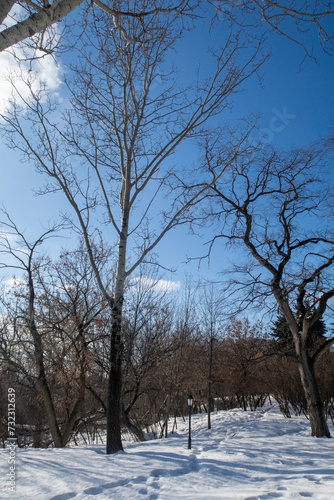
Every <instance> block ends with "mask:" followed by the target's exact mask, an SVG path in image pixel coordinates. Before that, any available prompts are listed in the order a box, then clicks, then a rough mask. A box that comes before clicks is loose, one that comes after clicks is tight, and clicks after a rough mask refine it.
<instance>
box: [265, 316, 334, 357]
mask: <svg viewBox="0 0 334 500" xmlns="http://www.w3.org/2000/svg"><path fill="white" fill-rule="evenodd" d="M310 332H311V336H310V341H309V345H308V348H309V349H310V350H312V349H314V347H315V346H316V344H317V343H319V341H320V342H322V341H323V340H324V338H325V335H326V332H327V329H326V325H325V322H324V321H323V320H322V319H319V320H318V321H317V322H316V323H315V324H314V325H313V326H312V327H311V329H310ZM271 336H272V337H273V339H274V343H273V349H274V351H275V352H277V353H280V354H283V355H284V356H294V355H295V347H294V343H293V338H292V333H291V331H290V328H289V326H288V324H287V322H286V319H285V317H284V316H283V315H282V314H280V315H279V316H278V318H277V319H276V321H275V322H274V326H273V328H272V333H271Z"/></svg>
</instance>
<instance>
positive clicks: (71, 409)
mask: <svg viewBox="0 0 334 500" xmlns="http://www.w3.org/2000/svg"><path fill="white" fill-rule="evenodd" d="M2 227H3V230H4V231H3V233H2V235H1V254H2V256H3V257H4V261H3V262H1V264H0V266H1V267H2V268H6V269H15V270H17V272H20V273H21V274H22V273H23V274H22V275H21V276H19V277H18V278H17V279H16V283H15V280H13V281H14V284H13V285H12V287H11V288H9V287H7V290H6V293H5V294H4V297H1V305H2V308H3V314H4V317H6V318H7V319H8V321H10V325H9V326H8V327H7V328H6V329H3V331H2V333H1V342H0V356H1V358H2V360H3V361H4V363H5V364H6V366H7V367H8V371H9V372H10V373H15V374H16V377H17V384H18V385H22V384H23V385H26V387H27V390H29V391H30V392H32V393H34V396H35V400H36V401H37V402H38V401H40V402H41V405H40V406H41V408H42V409H44V413H45V415H46V418H45V415H43V421H45V420H46V423H47V425H48V426H49V429H50V432H51V436H52V440H53V443H54V445H55V446H56V447H62V446H65V445H66V443H67V442H68V440H69V439H70V437H71V435H72V432H73V430H74V429H75V426H76V425H77V423H78V420H79V419H80V418H81V417H82V412H83V409H84V403H85V391H86V378H87V374H88V372H89V369H90V366H91V365H92V364H93V362H94V353H93V350H92V349H91V346H92V345H93V344H94V343H96V342H97V338H96V337H97V335H96V334H95V331H94V328H93V326H94V324H96V323H97V322H98V320H99V321H101V316H102V311H103V310H104V309H105V304H103V302H102V301H101V296H100V294H99V292H98V291H96V289H95V285H94V281H92V270H91V267H90V263H89V261H88V259H87V256H86V253H85V251H84V249H83V248H81V249H80V248H79V249H78V250H77V251H73V252H71V254H68V253H67V254H66V253H63V254H62V256H61V257H60V259H59V262H51V261H50V260H49V259H46V258H44V259H41V258H39V257H37V255H36V253H37V249H38V247H39V245H41V244H42V242H43V241H44V240H45V239H47V238H48V237H50V236H51V235H52V234H53V232H54V231H55V230H56V229H57V228H56V227H54V228H52V229H50V230H48V231H46V232H45V233H44V234H43V235H42V236H41V237H40V238H38V239H37V240H36V241H35V242H33V243H30V242H29V241H28V240H27V238H26V236H25V235H24V234H23V233H22V232H21V231H19V229H18V228H17V226H16V225H15V223H14V222H13V221H12V220H11V219H10V217H9V216H8V218H7V221H3V222H2ZM97 259H98V257H97ZM42 409H41V410H38V411H39V413H40V414H41V415H42V414H43V410H42ZM34 424H36V422H34ZM36 429H37V430H38V426H36Z"/></svg>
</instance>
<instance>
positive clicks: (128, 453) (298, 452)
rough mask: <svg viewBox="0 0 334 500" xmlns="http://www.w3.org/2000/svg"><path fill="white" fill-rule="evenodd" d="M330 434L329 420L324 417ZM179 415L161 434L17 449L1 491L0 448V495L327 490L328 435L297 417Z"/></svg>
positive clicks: (330, 467)
mask: <svg viewBox="0 0 334 500" xmlns="http://www.w3.org/2000/svg"><path fill="white" fill-rule="evenodd" d="M330 430H331V432H332V435H334V428H333V426H332V425H330ZM192 431H193V432H192V449H191V450H188V449H187V439H188V421H187V420H186V421H183V420H182V419H179V421H178V429H177V433H175V434H171V435H170V437H169V438H167V439H160V440H152V441H147V442H145V443H126V444H125V451H124V452H120V453H117V454H116V455H108V456H107V455H105V448H104V446H103V445H91V446H82V447H73V448H65V449H47V450H45V449H31V448H30V449H17V450H16V465H17V477H16V491H15V493H13V492H9V491H8V489H7V479H8V476H7V475H8V472H9V464H8V456H9V450H8V449H1V450H0V498H15V499H20V500H21V499H22V500H23V499H29V500H32V499H34V500H69V499H76V500H77V499H85V500H88V499H92V500H93V499H100V500H104V499H107V498H108V499H114V500H123V499H124V500H125V499H126V500H130V499H131V500H137V499H141V500H145V499H149V500H176V499H183V500H194V499H201V500H209V499H238V500H255V499H261V500H264V499H279V498H284V499H285V498H290V499H298V498H301V499H305V498H314V499H323V500H331V499H333V498H334V439H326V438H323V439H316V438H312V437H311V436H310V427H309V423H308V421H307V420H306V418H305V417H302V416H301V417H292V418H291V419H286V418H284V417H283V416H282V415H281V414H280V413H279V411H278V409H277V407H276V406H266V407H265V408H263V409H260V410H257V411H256V412H244V411H242V410H230V411H221V412H217V413H214V414H213V415H212V429H211V430H208V429H207V416H206V415H204V414H202V415H194V416H193V417H192Z"/></svg>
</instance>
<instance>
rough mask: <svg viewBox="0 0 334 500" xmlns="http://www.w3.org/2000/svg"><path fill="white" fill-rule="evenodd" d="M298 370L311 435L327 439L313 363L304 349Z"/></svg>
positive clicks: (324, 418)
mask: <svg viewBox="0 0 334 500" xmlns="http://www.w3.org/2000/svg"><path fill="white" fill-rule="evenodd" d="M298 368H299V373H300V378H301V382H302V385H303V388H304V392H305V397H306V402H307V408H308V414H309V418H310V425H311V435H312V436H315V437H328V438H329V437H331V435H330V432H329V429H328V425H327V421H326V417H325V409H324V404H323V402H322V400H321V397H320V392H319V387H318V382H317V379H316V376H315V373H314V361H313V359H312V358H310V356H309V355H308V353H307V352H306V350H305V349H302V351H301V353H300V356H299V362H298Z"/></svg>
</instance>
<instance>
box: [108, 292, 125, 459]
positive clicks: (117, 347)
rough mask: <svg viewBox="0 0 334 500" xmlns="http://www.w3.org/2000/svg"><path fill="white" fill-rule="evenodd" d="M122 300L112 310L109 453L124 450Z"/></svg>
mask: <svg viewBox="0 0 334 500" xmlns="http://www.w3.org/2000/svg"><path fill="white" fill-rule="evenodd" d="M122 302H123V299H122V298H121V299H120V300H119V301H118V303H116V304H115V306H114V307H113V311H112V327H111V339H110V358H109V362H110V367H109V383H108V402H107V448H106V452H107V454H111V453H117V452H118V451H122V450H123V446H122V438H121V408H122V353H123V344H122V337H121V328H122Z"/></svg>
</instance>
